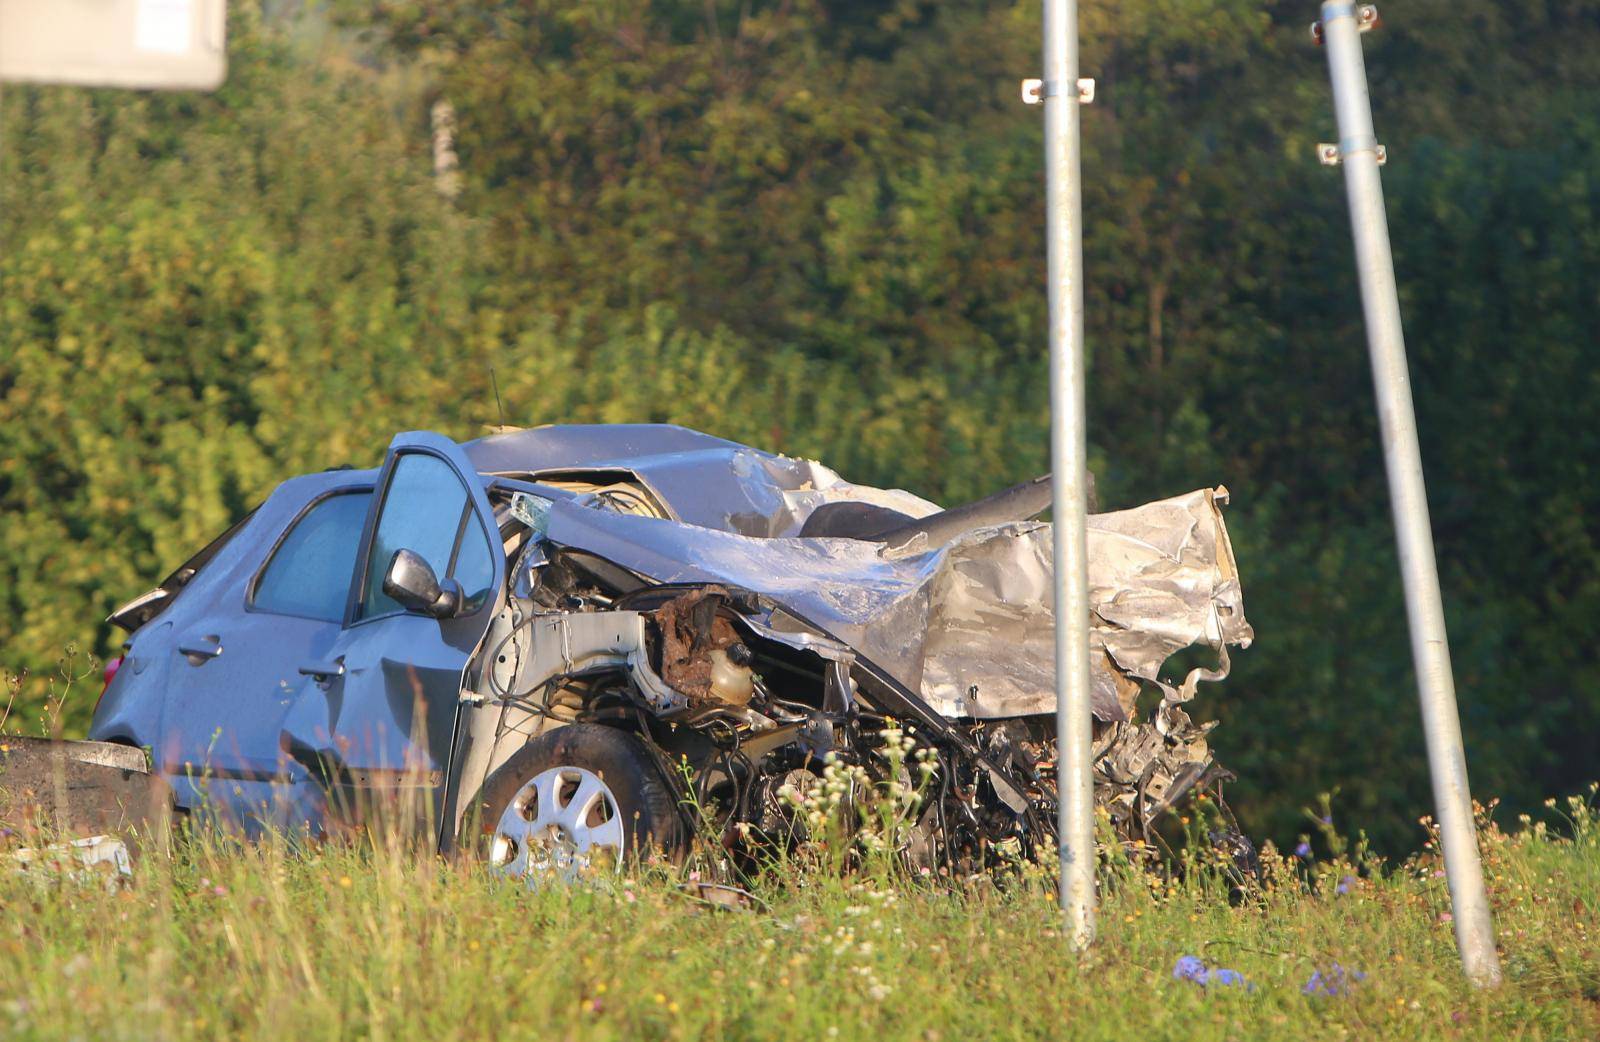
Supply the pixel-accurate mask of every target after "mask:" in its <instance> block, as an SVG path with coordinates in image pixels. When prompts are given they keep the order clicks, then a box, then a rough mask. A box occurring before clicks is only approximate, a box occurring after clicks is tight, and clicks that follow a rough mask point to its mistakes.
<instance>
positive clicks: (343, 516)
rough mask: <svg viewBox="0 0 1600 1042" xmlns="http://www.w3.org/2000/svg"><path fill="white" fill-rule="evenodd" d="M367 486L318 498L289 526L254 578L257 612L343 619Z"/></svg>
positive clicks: (364, 516) (253, 600)
mask: <svg viewBox="0 0 1600 1042" xmlns="http://www.w3.org/2000/svg"><path fill="white" fill-rule="evenodd" d="M371 499H372V493H371V492H368V491H365V490H363V491H361V492H351V493H342V494H339V495H334V496H329V497H328V498H327V499H324V500H321V501H319V502H317V503H316V504H315V505H313V506H312V507H311V509H310V510H308V511H306V512H305V513H304V514H302V515H300V519H299V520H298V521H296V522H295V523H294V527H292V528H290V529H289V533H288V535H286V536H284V537H283V541H282V542H280V543H279V544H278V548H277V549H276V550H275V551H273V554H272V559H271V560H270V561H268V562H267V566H266V568H265V569H264V570H263V571H262V572H261V577H260V578H259V579H258V580H256V587H255V593H254V594H253V595H252V596H251V598H250V606H251V607H252V608H254V609H256V610H257V611H270V612H276V613H278V614H280V615H300V616H304V617H305V618H308V619H326V620H327V621H329V622H339V621H341V620H342V619H343V618H344V603H345V598H346V597H348V596H349V595H350V575H351V573H352V572H354V571H355V566H356V551H357V549H358V548H359V546H360V543H361V528H362V526H363V525H364V524H365V523H366V520H367V506H368V504H369V501H370V500H371Z"/></svg>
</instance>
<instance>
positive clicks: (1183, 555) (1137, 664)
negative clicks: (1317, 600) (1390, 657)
mask: <svg viewBox="0 0 1600 1042" xmlns="http://www.w3.org/2000/svg"><path fill="white" fill-rule="evenodd" d="M1226 502H1227V492H1226V490H1225V489H1221V488H1218V489H1199V490H1196V491H1194V492H1190V493H1188V494H1186V495H1182V496H1175V497H1173V498H1171V499H1164V500H1160V501H1157V502H1154V503H1148V504H1145V505H1144V506H1139V507H1134V508H1132V509H1129V510H1120V511H1115V512H1112V513H1106V514H1097V515H1093V516H1091V517H1090V519H1089V585H1090V604H1091V608H1092V612H1093V614H1092V618H1091V620H1090V622H1091V641H1092V644H1093V647H1094V649H1095V650H1096V652H1097V654H1096V655H1095V660H1094V662H1093V666H1092V669H1093V708H1094V712H1095V716H1096V717H1097V718H1098V719H1100V720H1102V721H1112V722H1115V721H1123V720H1126V719H1128V716H1129V711H1130V710H1131V708H1132V699H1133V697H1134V696H1135V695H1136V694H1137V684H1136V683H1132V682H1130V681H1129V680H1128V679H1127V678H1128V677H1136V678H1140V679H1142V680H1146V681H1150V682H1152V683H1155V684H1158V685H1159V686H1161V688H1162V690H1163V691H1164V692H1165V698H1164V699H1163V709H1162V712H1161V713H1160V714H1158V719H1157V725H1158V727H1160V726H1161V724H1162V722H1163V720H1164V719H1167V718H1168V714H1169V712H1170V710H1171V708H1172V707H1174V706H1175V704H1176V703H1178V702H1181V701H1185V700H1187V699H1188V698H1189V697H1191V696H1192V695H1193V693H1194V688H1195V685H1196V684H1198V683H1199V682H1200V681H1202V680H1218V679H1221V678H1222V677H1223V676H1226V673H1227V664H1228V660H1227V647H1228V646H1229V645H1234V646H1240V647H1244V646H1248V644H1249V643H1250V640H1251V638H1252V632H1251V629H1250V625H1249V623H1248V622H1247V621H1246V619H1245V615H1244V603H1243V594H1242V591H1241V589H1240V585H1239V578H1238V567H1237V564H1236V562H1235V561H1234V557H1233V550H1232V546H1231V544H1230V542H1229V540H1228V535H1227V529H1226V527H1225V525H1224V524H1223V520H1222V514H1221V510H1220V507H1221V506H1222V505H1224V504H1225V503H1226ZM547 532H548V537H549V538H550V539H551V540H552V541H553V542H555V543H558V544H562V545H568V546H575V547H580V548H582V549H585V550H588V551H590V552H592V553H595V554H598V555H600V556H602V557H605V558H607V559H608V560H611V561H613V562H615V563H617V564H620V565H623V566H624V567H627V568H630V569H632V570H634V571H636V572H638V573H640V574H641V575H645V576H649V577H650V578H652V579H655V580H657V581H659V582H719V583H724V584H730V585H734V586H741V587H744V588H746V589H749V590H753V591H755V592H757V593H760V594H762V595H764V596H766V597H767V598H769V599H770V600H772V601H774V602H776V603H777V604H780V605H782V606H784V607H785V608H786V609H788V610H789V611H791V612H792V613H793V614H795V615H798V616H800V617H801V618H803V619H804V620H806V621H807V622H809V623H811V624H813V625H815V626H817V627H819V628H821V629H823V630H825V631H826V632H827V633H829V634H830V635H831V636H833V637H835V638H836V639H838V640H840V641H843V642H844V643H846V644H848V645H850V646H851V647H853V648H854V649H855V650H856V651H857V652H858V653H859V654H860V655H861V656H862V657H863V658H866V659H868V660H870V661H871V662H872V663H873V664H875V665H876V666H878V667H879V668H881V669H883V670H884V671H886V672H888V673H889V674H891V675H892V676H894V677H895V678H896V679H897V680H899V681H900V682H901V683H902V684H903V685H905V686H906V687H907V688H908V689H910V690H911V691H914V692H917V693H919V694H920V695H921V696H922V697H923V698H924V700H926V701H927V702H928V703H929V704H930V705H931V706H932V707H933V708H934V709H935V710H936V711H938V712H939V713H941V714H943V715H945V716H948V717H973V718H979V719H993V718H999V717H1010V716H1024V715H1030V714H1040V713H1052V712H1054V710H1055V683H1054V643H1053V631H1054V625H1055V615H1054V607H1053V600H1052V579H1051V577H1052V566H1051V555H1050V526H1049V525H1047V524H1043V523H1040V522H1017V523H1012V524H1005V525H999V526H994V527H989V528H982V529H977V530H975V531H973V532H970V533H967V534H965V535H963V536H961V537H960V538H958V539H956V540H955V541H953V542H951V543H949V544H947V545H944V546H940V547H936V548H933V549H920V548H918V547H916V546H910V547H904V548H901V549H899V550H897V551H893V552H886V551H885V549H884V547H882V546H881V545H880V544H876V543H870V542H862V541H857V540H850V539H814V538H808V539H800V538H771V537H767V538H762V537H756V536H750V535H743V534H738V533H735V532H731V531H724V530H718V529H714V528H708V527H702V526H699V525H694V524H685V523H682V522H676V521H665V520H659V519H655V518H647V517H638V516H632V515H625V514H619V513H612V512H609V511H604V510H599V509H594V508H591V507H587V506H584V505H581V504H579V503H570V502H563V503H557V504H555V505H554V506H553V507H552V509H551V512H550V517H549V527H548V530H547ZM1194 645H1203V646H1206V647H1210V648H1212V649H1213V650H1215V651H1216V652H1217V653H1218V656H1219V665H1218V667H1217V668H1215V669H1195V670H1192V671H1190V673H1189V674H1188V675H1187V676H1186V677H1185V678H1184V679H1183V680H1182V681H1181V682H1179V683H1173V682H1171V681H1170V680H1167V679H1164V678H1163V677H1162V676H1161V672H1160V671H1161V667H1162V665H1163V664H1164V663H1165V662H1166V660H1167V659H1168V658H1170V657H1171V656H1172V655H1173V654H1174V653H1176V652H1177V651H1180V650H1182V649H1183V648H1187V647H1190V646H1194Z"/></svg>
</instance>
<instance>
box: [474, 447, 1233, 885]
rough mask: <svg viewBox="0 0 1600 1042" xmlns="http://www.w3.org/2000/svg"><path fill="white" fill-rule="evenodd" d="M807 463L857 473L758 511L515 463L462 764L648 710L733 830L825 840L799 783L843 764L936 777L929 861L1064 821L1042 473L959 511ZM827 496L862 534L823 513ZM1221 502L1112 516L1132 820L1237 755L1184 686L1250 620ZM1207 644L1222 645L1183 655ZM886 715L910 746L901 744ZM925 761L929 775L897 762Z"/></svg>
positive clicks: (926, 816)
mask: <svg viewBox="0 0 1600 1042" xmlns="http://www.w3.org/2000/svg"><path fill="white" fill-rule="evenodd" d="M491 440H492V439H491ZM479 444H483V443H479ZM772 458H774V459H781V457H772ZM785 462H786V463H789V462H793V461H785ZM807 466H810V467H814V468H817V469H818V470H822V471H823V472H824V474H825V477H824V479H823V481H821V482H819V483H818V484H821V485H822V486H823V488H824V490H831V491H832V492H833V495H832V496H831V497H828V496H819V497H816V499H818V500H820V502H812V503H808V504H805V506H806V508H807V509H801V510H793V509H791V511H790V513H789V515H788V516H787V517H786V518H784V519H783V520H782V521H781V522H775V523H774V524H773V526H772V528H769V529H768V530H767V531H762V532H760V533H759V534H745V533H742V532H740V531H736V530H735V531H729V530H728V527H733V526H724V527H718V528H713V527H709V526H706V525H703V524H689V523H685V522H683V521H681V520H677V519H674V518H672V517H670V516H669V512H668V511H667V510H665V509H664V508H663V507H662V506H661V505H660V504H661V500H660V499H658V498H657V497H655V496H654V495H653V494H652V492H651V490H650V488H649V487H648V485H646V484H644V483H643V482H640V483H638V484H633V485H630V484H628V483H627V482H618V481H617V480H616V479H615V478H614V477H613V476H611V475H597V476H596V478H595V479H593V480H587V481H586V480H584V478H583V476H563V477H564V480H563V481H562V483H561V486H560V487H561V489H562V491H563V492H567V493H571V492H576V493H579V494H578V496H577V498H567V497H564V496H563V497H552V496H549V495H548V493H547V492H545V490H544V488H541V486H545V487H548V483H547V478H546V477H545V476H544V475H540V474H537V473H527V472H524V473H522V474H517V475H514V476H507V477H505V478H502V479H501V480H499V481H497V482H496V483H495V484H494V485H493V486H492V487H491V491H490V498H491V501H492V502H493V504H494V506H495V511H496V515H497V518H498V519H499V520H500V522H501V536H502V538H503V540H504V542H505V546H506V550H507V554H508V558H509V560H510V561H511V568H510V572H509V581H508V583H507V587H508V589H507V597H506V598H505V601H504V606H503V608H502V610H501V611H500V613H499V614H498V616H497V617H496V618H495V620H494V622H493V624H492V625H491V627H490V630H489V633H488V636H487V637H486V639H485V642H484V645H483V651H482V653H481V654H480V656H479V659H478V661H477V664H476V666H475V667H474V668H473V669H472V670H471V671H469V675H468V677H467V685H466V686H467V690H466V693H465V696H464V697H465V698H466V699H467V700H468V701H469V702H470V703H472V704H473V706H474V709H473V711H472V712H471V713H470V714H469V715H468V718H467V719H468V725H467V726H468V734H467V736H466V742H465V756H464V760H463V762H462V764H461V766H462V780H461V785H462V791H463V792H467V793H470V792H472V791H475V788H476V786H477V785H478V784H480V783H481V781H482V779H484V778H486V777H488V776H490V775H491V774H493V773H494V772H495V771H496V769H497V768H499V767H501V766H502V765H503V764H504V763H505V762H506V761H507V759H508V758H509V757H510V756H511V755H512V754H513V753H514V752H515V751H516V750H517V749H518V748H521V747H522V746H524V745H525V744H527V743H528V742H529V741H531V740H533V739H535V738H537V737H539V736H541V735H544V734H547V733H549V732H551V731H552V730H554V729H557V728H561V727H563V726H568V725H571V724H575V723H577V724H602V725H605V726H608V727H613V728H622V729H624V730H627V731H631V732H632V733H634V734H635V735H637V736H638V737H639V738H640V739H641V740H642V741H643V744H644V745H645V747H646V748H648V749H649V750H650V753H651V755H652V756H653V757H654V758H655V759H656V760H657V762H658V766H659V767H660V770H661V773H662V775H663V776H664V777H666V778H667V779H669V780H670V784H671V785H672V786H673V787H674V788H675V789H676V790H677V797H678V802H679V804H680V806H682V807H684V808H685V811H684V814H685V821H684V827H685V828H686V829H697V830H699V831H701V832H703V831H704V827H705V823H706V821H710V822H711V823H712V826H713V828H714V829H715V830H716V832H717V834H718V837H719V841H720V843H721V844H722V846H723V847H724V848H726V849H727V850H728V851H729V852H730V853H733V854H735V855H737V854H739V853H740V852H741V851H748V850H750V849H751V848H752V847H753V846H754V845H758V844H763V843H772V842H777V843H791V842H795V841H797V840H799V841H803V840H804V838H805V833H806V827H807V826H806V822H805V820H804V818H803V816H802V815H799V814H797V813H796V812H795V808H794V801H793V799H792V798H790V797H792V794H793V793H794V792H795V791H796V790H803V789H805V788H806V787H808V786H811V785H814V784H816V782H817V780H818V778H819V777H820V775H821V774H822V773H823V771H824V767H825V765H826V764H845V765H850V766H853V767H859V768H861V769H862V770H863V771H864V772H865V774H866V776H867V777H868V778H870V779H871V780H872V782H873V783H875V784H884V785H887V784H890V783H893V782H899V783H901V784H902V785H903V786H905V785H917V786H918V787H919V788H920V792H921V795H920V798H919V800H918V801H917V803H916V808H917V809H916V818H915V822H914V826H913V827H912V828H911V829H909V830H908V832H907V834H906V836H905V837H904V838H903V840H902V844H901V849H900V850H899V851H898V854H899V855H900V856H901V857H902V858H903V859H904V860H905V862H906V863H907V864H908V865H909V866H910V867H912V868H914V869H917V870H927V871H930V872H940V873H950V874H964V873H970V872H974V871H979V870H982V869H984V868H986V867H990V866H992V865H993V864H994V863H995V862H996V860H997V859H1001V858H1014V857H1032V856H1034V855H1036V854H1037V853H1039V852H1041V851H1043V850H1048V849H1051V848H1053V846H1054V843H1055V822H1056V805H1055V791H1056V787H1055V769H1056V757H1055V737H1054V729H1055V721H1054V715H1053V714H1054V704H1055V703H1054V683H1053V680H1054V678H1053V658H1052V652H1053V644H1052V633H1053V626H1054V616H1053V611H1052V606H1051V581H1050V579H1051V572H1050V553H1049V526H1048V525H1046V524H1042V523H1038V522H1033V521H1028V520H1015V519H1014V518H1016V517H1017V516H1018V514H1019V511H1018V509H1017V502H1016V497H1017V495H1018V494H1019V490H1020V491H1021V492H1022V494H1023V495H1025V496H1026V497H1028V498H1031V499H1033V500H1037V499H1038V495H1039V494H1038V489H1037V488H1033V489H1027V490H1025V489H1024V486H1018V487H1017V488H1016V489H1011V490H1007V492H1005V493H1001V494H1000V496H998V497H991V499H992V500H1003V501H1004V502H1003V503H1002V511H1003V513H1009V514H1010V515H1011V518H1012V519H1002V520H999V521H998V523H996V522H995V520H994V516H993V514H994V512H993V511H990V512H989V513H987V514H986V513H985V511H983V510H981V509H980V510H978V511H975V512H972V513H970V514H969V516H966V517H963V518H961V519H959V523H956V524H951V525H947V526H946V527H945V528H943V529H941V528H940V525H939V522H940V521H941V520H945V521H948V520H949V519H948V518H945V517H944V515H947V514H951V513H955V512H954V511H947V512H939V511H938V510H937V508H936V507H934V506H933V505H932V504H926V503H925V501H920V500H915V497H909V496H908V495H907V494H905V493H894V492H888V491H884V490H875V489H865V490H864V487H863V486H848V483H845V482H842V481H841V480H840V479H838V478H837V476H832V475H831V472H826V471H825V468H820V466H819V465H816V464H807ZM486 469H487V468H486ZM830 476H831V480H829V477H830ZM763 480H765V479H764V478H763ZM1030 484H1031V485H1035V486H1037V485H1038V483H1030ZM840 486H848V487H847V489H845V490H843V494H842V495H841V494H840V492H841V489H840ZM1043 488H1044V490H1045V493H1046V494H1047V493H1048V483H1047V482H1045V483H1044V484H1043ZM896 496H899V497H905V499H904V500H900V501H896V500H894V499H893V498H892V497H896ZM1007 496H1010V497H1012V498H1011V500H1008V501H1005V497H1007ZM793 499H794V497H793V496H790V497H788V498H787V499H785V500H784V502H785V504H786V505H787V506H789V507H792V504H793ZM906 500H914V502H912V503H910V504H909V505H908V504H907V502H906ZM989 502H990V501H983V503H989ZM830 503H833V504H838V503H844V504H846V505H847V507H846V510H844V511H839V512H836V513H837V514H838V516H837V517H836V518H835V521H842V522H844V525H845V526H846V527H850V528H853V532H852V534H850V535H843V536H841V535H835V534H833V533H832V532H827V533H826V534H820V535H819V534H815V533H816V529H817V528H818V527H819V526H817V525H816V524H815V523H813V521H812V519H814V518H815V517H816V515H818V514H819V513H824V514H825V513H826V512H827V510H828V505H829V504H830ZM983 503H980V504H975V505H974V506H978V507H981V506H983ZM1224 503H1226V492H1225V490H1221V489H1218V490H1210V489H1203V490H1200V491H1197V492H1194V493H1190V494H1189V495H1186V496H1181V497H1177V498H1174V499H1171V500H1164V501H1160V502H1158V503H1153V504H1148V505H1146V506H1144V507H1139V508H1136V509H1134V510H1128V511H1121V512H1115V513H1109V514H1099V515H1094V516H1093V517H1092V518H1091V535H1090V542H1091V549H1090V556H1091V575H1090V585H1091V598H1092V604H1093V619H1092V627H1091V633H1092V652H1093V655H1094V665H1093V670H1092V674H1093V691H1094V698H1093V711H1094V718H1095V719H1094V757H1095V775H1096V777H1095V781H1096V800H1097V804H1098V805H1099V806H1100V807H1102V808H1103V809H1104V810H1105V812H1106V813H1107V814H1108V815H1109V817H1110V819H1111V822H1112V824H1113V826H1114V828H1115V829H1116V832H1117V834H1118V835H1119V836H1120V837H1122V838H1124V839H1125V840H1143V841H1146V842H1149V841H1151V840H1152V839H1154V838H1156V837H1155V835H1154V830H1155V828H1156V825H1157V824H1158V822H1159V821H1160V819H1161V818H1162V817H1163V815H1164V814H1165V813H1166V812H1167V811H1169V810H1171V809H1172V808H1174V807H1175V806H1177V805H1179V804H1181V803H1182V802H1183V801H1185V800H1187V799H1190V798H1192V797H1193V796H1195V795H1196V794H1197V793H1200V792H1204V791H1211V792H1213V793H1217V794H1218V795H1220V793H1218V792H1217V790H1218V787H1219V786H1220V784H1221V782H1223V781H1225V780H1227V779H1228V778H1230V777H1231V775H1229V774H1228V772H1226V770H1224V769H1223V768H1222V767H1220V766H1219V765H1218V764H1217V763H1216V761H1215V759H1214V757H1213V755H1212V752H1211V748H1210V745H1209V742H1208V734H1209V732H1210V730H1211V727H1212V726H1213V725H1209V724H1207V725H1198V724H1196V723H1194V722H1193V721H1192V720H1191V719H1190V717H1189V716H1188V714H1187V713H1186V712H1185V711H1184V708H1183V704H1184V703H1185V702H1187V701H1188V700H1189V699H1191V698H1192V697H1193V696H1194V694H1195V691H1196V687H1197V685H1198V684H1199V683H1200V682H1202V681H1215V680H1220V679H1222V678H1223V677H1225V676H1226V675H1227V671H1228V665H1229V658H1228V647H1229V646H1230V645H1233V646H1247V645H1248V643H1249V641H1250V639H1251V632H1250V628H1249V625H1248V623H1247V622H1246V621H1245V619H1244V614H1243V605H1242V598H1241V594H1240V590H1239V583H1238V579H1237V572H1236V567H1235V565H1234V561H1233V555H1232V549H1231V547H1230V546H1229V544H1228V539H1227V534H1226V530H1225V528H1224V526H1223V524H1222V519H1221V514H1220V509H1219V508H1220V506H1221V505H1222V504H1224ZM863 504H866V505H865V506H863ZM991 506H992V504H991ZM896 508H898V509H896ZM958 509H961V510H966V509H968V508H958ZM1032 512H1034V513H1036V512H1037V508H1034V509H1033V510H1032ZM918 513H920V514H921V515H922V516H921V517H918V516H916V515H917V514H918ZM1022 516H1024V517H1025V516H1027V515H1026V514H1023V515H1022ZM808 524H809V525H810V526H811V532H810V533H806V532H805V529H806V527H807V525H808ZM785 527H787V528H788V529H789V532H787V533H785V532H783V531H782V529H783V528H785ZM822 527H823V528H824V529H826V528H827V526H822ZM773 529H778V531H774V530H773ZM836 529H837V526H835V530H836ZM1196 645H1198V646H1205V647H1210V648H1211V649H1213V651H1214V652H1215V656H1216V658H1215V665H1214V667H1210V668H1206V667H1200V668H1194V669H1191V670H1189V671H1188V672H1187V674H1186V675H1184V676H1183V677H1181V678H1178V679H1172V678H1167V677H1164V676H1163V675H1162V673H1161V672H1160V671H1161V668H1162V666H1163V664H1164V663H1166V661H1167V659H1168V658H1169V657H1170V656H1172V655H1173V654H1174V653H1176V652H1177V651H1179V650H1181V649H1184V648H1188V647H1191V646H1196ZM1145 696H1147V697H1145ZM890 740H893V741H897V742H905V743H906V748H907V749H908V750H910V753H909V756H907V757H903V758H897V757H890V756H886V755H885V749H884V743H885V742H886V741H890ZM912 762H914V763H916V764H917V765H919V767H921V770H920V772H919V777H918V778H911V777H902V778H898V779H897V778H890V777H888V776H887V774H886V772H887V771H888V770H889V769H890V768H889V766H888V765H889V764H902V766H899V767H897V768H895V769H897V770H899V771H900V772H901V773H902V774H905V773H906V768H905V767H904V766H903V764H905V763H912ZM923 765H925V766H923ZM1219 802H1220V801H1219ZM1224 806H1225V805H1224ZM690 808H693V810H691V809H690ZM697 814H698V815H699V816H700V820H691V819H692V818H693V817H694V816H695V815H697ZM487 827H488V826H487V825H486V826H485V828H487Z"/></svg>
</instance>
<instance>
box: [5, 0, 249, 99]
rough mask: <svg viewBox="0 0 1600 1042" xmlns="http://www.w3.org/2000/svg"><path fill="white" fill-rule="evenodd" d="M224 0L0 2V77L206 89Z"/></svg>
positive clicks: (214, 76) (219, 76) (223, 66)
mask: <svg viewBox="0 0 1600 1042" xmlns="http://www.w3.org/2000/svg"><path fill="white" fill-rule="evenodd" d="M225 7H226V0H0V80H19V81H24V82H29V83H64V84H78V85H81V86H88V87H134V88H146V89H172V90H214V89H216V88H217V87H218V86H219V85H220V84H221V83H222V80H223V77H224V76H225V75H226V74H227V54H226V35H225V32H224V26H225V15H226V10H225Z"/></svg>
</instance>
